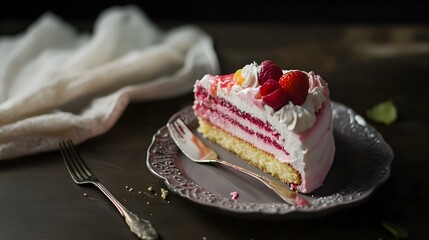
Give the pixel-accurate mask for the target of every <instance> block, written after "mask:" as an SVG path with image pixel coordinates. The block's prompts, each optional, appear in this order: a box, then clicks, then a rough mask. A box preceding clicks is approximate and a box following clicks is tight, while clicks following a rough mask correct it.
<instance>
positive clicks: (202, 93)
mask: <svg viewBox="0 0 429 240" xmlns="http://www.w3.org/2000/svg"><path fill="white" fill-rule="evenodd" d="M196 96H197V97H198V99H201V102H203V101H204V100H205V99H206V98H208V101H210V102H212V103H213V104H217V105H220V106H222V107H224V108H227V109H228V110H229V111H231V112H233V113H234V114H235V115H237V116H238V118H241V119H245V120H248V121H250V122H251V123H252V124H255V125H256V126H258V127H259V128H262V129H264V130H265V131H267V132H269V133H270V134H271V135H272V136H274V137H275V138H276V139H278V138H279V136H280V134H279V133H278V132H274V131H273V128H272V127H271V125H270V124H268V123H264V122H263V121H261V120H260V119H257V118H255V117H253V116H251V115H250V114H249V113H246V112H243V111H241V110H239V109H237V108H236V107H235V106H233V105H232V104H231V103H229V102H228V101H226V100H225V99H222V98H215V97H213V96H211V95H209V94H208V93H207V91H206V90H205V89H204V88H201V87H199V88H198V89H197V91H196ZM195 107H196V110H197V111H204V112H205V111H207V110H208V109H210V111H211V112H215V113H216V114H217V115H219V116H220V117H221V118H224V119H226V120H228V121H229V122H231V124H233V125H235V126H236V127H239V128H241V129H242V130H243V131H245V132H247V133H248V134H249V135H256V136H257V137H258V139H260V140H261V141H263V142H264V143H266V144H269V145H272V146H274V147H275V148H276V149H278V150H281V151H283V152H284V153H285V154H286V155H289V153H288V152H286V150H285V149H284V148H283V146H282V145H281V144H279V143H278V142H277V141H275V140H273V139H272V138H270V137H268V136H265V135H263V134H261V133H256V132H254V131H253V130H251V129H249V128H248V127H246V126H244V125H242V124H241V123H240V122H239V121H238V120H237V119H238V118H235V119H234V118H232V117H230V116H228V115H225V114H224V113H222V112H219V111H218V110H217V109H214V108H210V107H208V106H206V105H202V104H198V105H196V106H195Z"/></svg>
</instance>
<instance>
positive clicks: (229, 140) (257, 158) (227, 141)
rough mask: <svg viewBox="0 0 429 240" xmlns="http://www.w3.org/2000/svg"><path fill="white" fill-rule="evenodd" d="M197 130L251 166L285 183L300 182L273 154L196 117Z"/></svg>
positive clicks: (294, 171) (292, 170) (298, 183)
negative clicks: (197, 122)
mask: <svg viewBox="0 0 429 240" xmlns="http://www.w3.org/2000/svg"><path fill="white" fill-rule="evenodd" d="M198 121H199V124H200V125H199V127H198V131H199V132H200V133H202V134H203V136H204V137H205V138H207V139H209V140H210V141H212V142H215V143H217V144H218V145H220V146H222V147H223V148H225V149H227V150H228V151H230V152H232V153H234V154H236V155H237V156H239V157H240V158H242V159H244V160H245V161H247V162H248V163H250V164H252V165H253V166H255V167H257V168H259V169H261V170H263V171H264V172H266V173H269V174H271V175H272V176H274V177H275V178H277V179H279V180H280V181H282V182H284V183H287V184H296V185H300V184H301V177H300V174H299V173H298V172H297V171H296V170H295V169H294V168H292V167H291V166H290V165H288V164H287V163H281V162H280V161H278V160H277V159H276V158H275V157H274V156H273V155H271V154H268V153H266V152H264V151H262V150H260V149H258V148H256V147H254V146H252V145H251V144H250V143H248V142H246V141H244V140H242V139H239V138H237V137H234V136H233V135H231V134H229V133H227V132H225V131H223V130H222V129H220V128H218V127H216V126H214V125H213V124H211V123H209V122H207V121H205V120H204V119H202V118H200V117H199V118H198Z"/></svg>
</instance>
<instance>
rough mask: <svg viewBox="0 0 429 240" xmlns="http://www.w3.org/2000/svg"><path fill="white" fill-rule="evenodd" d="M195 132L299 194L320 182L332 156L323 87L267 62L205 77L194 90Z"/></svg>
mask: <svg viewBox="0 0 429 240" xmlns="http://www.w3.org/2000/svg"><path fill="white" fill-rule="evenodd" d="M194 94H195V102H194V105H193V109H194V111H195V115H196V116H197V118H198V121H199V127H198V131H199V132H201V133H202V134H203V136H204V137H205V138H207V139H209V140H211V141H213V142H215V143H217V144H219V145H220V146H222V147H223V148H225V149H227V150H229V151H231V152H233V153H235V154H237V155H238V156H239V157H240V158H242V159H244V160H246V161H247V162H249V163H250V164H252V165H254V166H256V167H258V168H260V169H262V170H263V171H265V172H267V173H269V174H271V175H273V176H274V177H276V178H277V179H279V180H281V181H283V182H285V183H287V184H289V185H290V186H291V187H292V188H293V189H295V190H298V191H300V192H302V193H308V192H311V191H313V190H315V189H317V188H318V187H320V186H321V185H322V184H323V181H324V179H325V177H326V175H327V174H328V172H329V170H330V168H331V165H332V161H333V158H334V152H335V144H334V138H333V133H332V106H331V101H330V99H329V89H328V86H327V83H326V82H325V81H324V80H323V79H322V78H321V77H320V76H318V75H316V74H315V73H314V72H304V71H300V70H282V69H281V68H280V67H278V66H277V65H276V64H275V63H274V62H273V61H270V60H266V61H263V62H262V63H261V64H260V65H258V64H257V63H251V64H248V65H246V66H244V67H243V68H242V69H238V70H237V71H236V72H235V73H232V74H228V75H222V76H214V75H208V74H207V75H205V76H204V77H203V78H202V79H201V80H197V81H196V83H195V86H194Z"/></svg>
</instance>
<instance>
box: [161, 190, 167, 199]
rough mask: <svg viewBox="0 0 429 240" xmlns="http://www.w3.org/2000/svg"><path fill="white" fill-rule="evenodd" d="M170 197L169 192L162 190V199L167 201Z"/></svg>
mask: <svg viewBox="0 0 429 240" xmlns="http://www.w3.org/2000/svg"><path fill="white" fill-rule="evenodd" d="M167 195H168V190H165V189H164V188H161V198H162V199H164V200H166V199H167Z"/></svg>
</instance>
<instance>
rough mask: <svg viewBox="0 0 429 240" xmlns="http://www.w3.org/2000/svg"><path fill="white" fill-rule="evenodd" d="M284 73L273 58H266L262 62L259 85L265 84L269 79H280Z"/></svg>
mask: <svg viewBox="0 0 429 240" xmlns="http://www.w3.org/2000/svg"><path fill="white" fill-rule="evenodd" d="M282 75H283V71H282V69H281V68H279V67H278V66H277V65H276V63H275V62H273V61H271V60H265V61H263V62H262V63H261V70H260V71H259V74H258V82H259V85H262V84H264V83H265V82H266V81H267V80H268V79H273V80H275V81H278V80H279V78H280V77H281V76H282Z"/></svg>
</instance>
